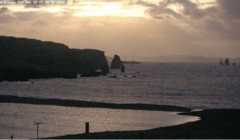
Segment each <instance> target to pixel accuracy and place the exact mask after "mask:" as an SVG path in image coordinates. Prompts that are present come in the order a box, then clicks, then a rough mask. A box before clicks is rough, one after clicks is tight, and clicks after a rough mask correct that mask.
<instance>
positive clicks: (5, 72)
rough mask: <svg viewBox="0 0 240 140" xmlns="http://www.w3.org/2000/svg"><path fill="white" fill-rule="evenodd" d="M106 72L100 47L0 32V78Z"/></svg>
mask: <svg viewBox="0 0 240 140" xmlns="http://www.w3.org/2000/svg"><path fill="white" fill-rule="evenodd" d="M98 68H99V69H101V70H102V74H107V73H108V72H109V66H108V64H107V59H106V57H105V55H104V52H103V51H99V50H91V49H84V50H80V49H70V48H68V46H66V45H64V44H60V43H54V42H46V41H40V40H35V39H26V38H15V37H5V36H0V81H25V80H28V79H36V78H56V77H59V78H60V77H61V78H75V77H76V74H77V73H79V74H85V75H89V76H91V75H92V74H94V73H95V70H96V69H98Z"/></svg>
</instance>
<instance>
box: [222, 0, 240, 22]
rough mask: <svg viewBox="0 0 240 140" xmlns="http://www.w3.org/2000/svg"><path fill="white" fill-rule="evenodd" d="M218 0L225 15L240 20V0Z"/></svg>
mask: <svg viewBox="0 0 240 140" xmlns="http://www.w3.org/2000/svg"><path fill="white" fill-rule="evenodd" d="M217 2H218V4H219V6H220V8H222V12H223V14H224V15H225V16H227V17H228V18H232V19H235V20H240V0H217Z"/></svg>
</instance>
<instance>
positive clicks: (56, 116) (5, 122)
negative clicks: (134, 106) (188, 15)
mask: <svg viewBox="0 0 240 140" xmlns="http://www.w3.org/2000/svg"><path fill="white" fill-rule="evenodd" d="M0 112H1V115H0V120H1V121H0V126H1V127H0V138H1V139H2V138H5V139H6V138H8V139H9V138H10V136H11V135H13V136H14V138H16V139H21V138H36V125H33V123H34V122H35V121H42V122H43V124H42V125H40V126H39V132H40V133H39V136H40V137H50V136H59V135H66V134H78V133H84V132H85V122H89V124H90V132H102V131H117V130H122V131H123V130H146V129H151V128H157V127H160V126H162V127H163V126H169V125H177V124H182V123H186V122H191V121H196V120H198V119H199V118H198V117H192V116H184V115H177V114H176V112H161V111H137V110H120V109H96V108H74V107H73V108H71V107H60V106H41V105H25V104H10V103H4V104H1V106H0Z"/></svg>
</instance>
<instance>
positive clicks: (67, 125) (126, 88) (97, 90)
mask: <svg viewBox="0 0 240 140" xmlns="http://www.w3.org/2000/svg"><path fill="white" fill-rule="evenodd" d="M125 70H126V72H125V73H120V70H111V73H110V74H109V75H108V76H100V77H91V78H89V77H88V78H85V77H82V78H78V79H62V78H56V79H31V82H7V81H4V82H2V83H0V95H16V96H23V97H35V98H56V99H74V100H85V101H97V102H107V103H147V104H158V105H176V106H182V107H187V108H191V109H209V108H229V109H239V108H240V65H236V66H220V65H219V64H218V63H216V64H214V63H142V64H140V65H134V64H127V65H125ZM112 75H117V78H109V76H112ZM32 82H33V83H32ZM0 112H1V113H0V138H10V135H14V136H16V138H34V137H36V126H34V125H33V124H32V123H34V121H43V122H44V124H43V125H40V130H42V131H41V132H40V136H42V137H46V136H57V135H66V134H76V133H83V132H84V125H85V122H87V121H88V122H90V132H99V131H115V130H146V129H151V128H156V127H160V126H169V125H176V124H181V123H186V122H189V121H196V120H198V118H196V117H190V116H184V117H183V116H180V115H177V114H176V112H159V111H158V112H156V111H136V110H114V109H97V108H71V107H59V106H42V105H28V104H12V103H11V104H9V103H4V104H0ZM168 118H169V119H168Z"/></svg>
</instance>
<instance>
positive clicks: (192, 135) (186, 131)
mask: <svg viewBox="0 0 240 140" xmlns="http://www.w3.org/2000/svg"><path fill="white" fill-rule="evenodd" d="M179 114H180V115H192V116H198V117H201V119H200V120H199V121H195V122H189V123H185V124H180V125H175V126H167V127H159V128H154V129H149V130H143V131H114V132H110V131H108V132H97V133H89V136H88V137H86V134H84V133H83V134H71V135H65V136H56V137H49V138H43V139H86V138H89V139H239V138H240V125H239V124H240V119H239V116H240V109H207V110H203V111H198V112H187V113H179Z"/></svg>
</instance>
